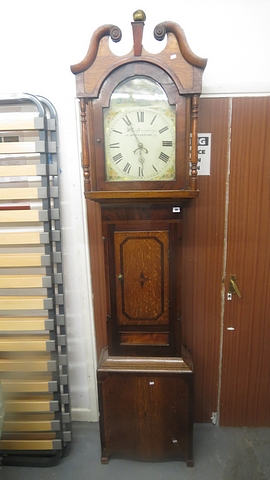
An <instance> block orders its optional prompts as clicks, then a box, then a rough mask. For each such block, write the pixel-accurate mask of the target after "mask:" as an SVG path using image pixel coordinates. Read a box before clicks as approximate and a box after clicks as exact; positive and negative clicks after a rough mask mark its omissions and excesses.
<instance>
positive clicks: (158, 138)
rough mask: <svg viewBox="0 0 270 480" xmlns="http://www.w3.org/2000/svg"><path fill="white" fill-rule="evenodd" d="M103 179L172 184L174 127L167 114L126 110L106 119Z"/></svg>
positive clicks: (135, 108)
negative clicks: (164, 181)
mask: <svg viewBox="0 0 270 480" xmlns="http://www.w3.org/2000/svg"><path fill="white" fill-rule="evenodd" d="M105 128H106V144H105V152H106V179H107V180H108V181H120V180H121V181H125V180H126V181H129V180H132V181H134V180H141V181H142V180H174V179H175V125H174V116H173V115H171V112H170V111H168V112H163V111H160V110H158V109H155V108H149V107H130V108H126V109H120V110H119V111H113V112H110V114H109V115H108V116H107V117H106V126H105Z"/></svg>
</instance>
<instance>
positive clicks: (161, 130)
mask: <svg viewBox="0 0 270 480" xmlns="http://www.w3.org/2000/svg"><path fill="white" fill-rule="evenodd" d="M166 130H169V127H167V125H166V127H163V128H161V129H160V130H159V133H164V132H166Z"/></svg>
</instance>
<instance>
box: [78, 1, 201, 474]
mask: <svg viewBox="0 0 270 480" xmlns="http://www.w3.org/2000/svg"><path fill="white" fill-rule="evenodd" d="M145 19H146V17H145V14H144V12H143V11H141V10H138V11H137V12H135V13H134V15H133V22H132V23H131V25H132V31H133V48H132V50H131V52H130V53H128V54H126V55H119V56H118V55H116V54H115V53H113V52H112V51H111V49H110V41H113V42H119V41H121V37H122V35H121V31H120V29H119V28H118V27H116V26H114V25H104V26H102V27H100V28H98V29H97V30H96V31H95V32H94V34H93V36H92V39H91V41H90V46H89V49H88V52H87V54H86V57H85V58H84V59H83V60H82V61H81V62H80V63H79V64H76V65H73V66H72V67H71V70H72V72H73V73H74V74H75V75H76V87H77V97H78V98H79V99H80V109H81V122H82V128H81V134H82V167H83V172H84V188H85V198H86V202H87V214H88V227H89V242H90V258H91V272H92V277H93V278H92V284H93V297H94V317H95V328H96V342H97V353H98V356H99V363H98V368H97V382H98V391H99V409H100V432H101V433H100V434H101V450H102V457H101V458H102V463H108V459H109V457H110V456H111V455H113V454H114V455H118V456H119V455H120V456H124V457H128V458H134V459H138V460H146V461H156V460H163V459H169V458H179V459H185V460H186V462H187V465H188V466H192V465H193V451H192V444H193V438H192V435H193V365H192V358H191V356H190V354H189V352H188V349H187V348H186V347H184V346H183V345H182V339H181V324H182V321H184V319H182V316H181V279H182V277H183V275H184V272H182V267H181V256H182V247H181V238H182V231H183V228H184V225H183V217H182V214H183V208H188V202H189V201H190V200H191V199H192V198H195V197H196V196H197V195H198V189H197V156H198V155H197V118H198V99H199V96H200V93H201V87H202V74H203V70H204V68H205V66H206V60H205V59H203V58H200V57H197V56H196V55H194V53H193V52H192V51H191V50H190V48H189V46H188V43H187V41H186V38H185V35H184V32H183V30H182V29H181V27H180V26H179V25H177V24H176V23H174V22H167V21H166V22H163V23H160V24H159V25H157V26H156V28H155V29H154V37H155V39H156V40H157V41H161V40H164V39H165V42H164V43H166V45H165V47H164V49H163V50H162V51H161V52H160V53H157V54H153V53H149V52H147V51H146V50H145V49H144V47H143V45H142V38H143V29H144V22H145Z"/></svg>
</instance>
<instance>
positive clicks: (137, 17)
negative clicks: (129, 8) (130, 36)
mask: <svg viewBox="0 0 270 480" xmlns="http://www.w3.org/2000/svg"><path fill="white" fill-rule="evenodd" d="M133 20H134V22H145V20H146V15H145V13H144V11H143V10H136V12H134V13H133Z"/></svg>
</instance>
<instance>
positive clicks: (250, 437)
mask: <svg viewBox="0 0 270 480" xmlns="http://www.w3.org/2000/svg"><path fill="white" fill-rule="evenodd" d="M194 462H195V465H194V467H193V468H192V467H187V466H186V463H185V462H184V461H183V462H181V461H172V462H164V463H144V462H135V461H130V460H126V459H119V458H113V457H112V458H111V459H110V462H109V464H108V465H101V463H100V443H99V427H98V424H97V423H82V422H75V423H73V439H72V448H71V450H70V453H69V454H68V456H66V457H64V458H62V459H61V461H60V463H59V464H58V465H57V466H55V467H47V468H36V467H31V468H28V467H14V466H0V479H1V480H53V479H56V480H62V479H63V480H152V479H154V480H189V479H192V480H269V479H270V428H224V427H217V426H214V425H212V424H196V425H194Z"/></svg>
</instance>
